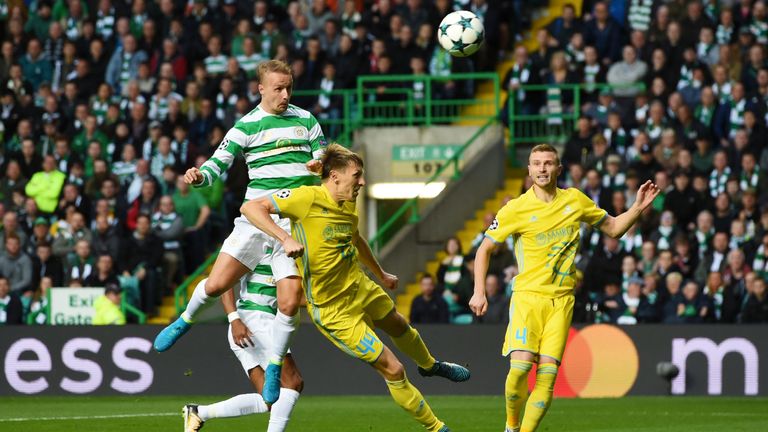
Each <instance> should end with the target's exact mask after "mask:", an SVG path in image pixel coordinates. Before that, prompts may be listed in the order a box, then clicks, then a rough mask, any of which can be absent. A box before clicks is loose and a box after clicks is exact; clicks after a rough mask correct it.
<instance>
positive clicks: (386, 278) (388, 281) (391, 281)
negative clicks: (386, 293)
mask: <svg viewBox="0 0 768 432" xmlns="http://www.w3.org/2000/svg"><path fill="white" fill-rule="evenodd" d="M399 281H400V279H398V278H397V276H395V275H393V274H391V273H387V272H384V274H382V276H381V283H382V284H383V285H384V287H385V288H387V289H390V290H396V289H397V283H398V282H399Z"/></svg>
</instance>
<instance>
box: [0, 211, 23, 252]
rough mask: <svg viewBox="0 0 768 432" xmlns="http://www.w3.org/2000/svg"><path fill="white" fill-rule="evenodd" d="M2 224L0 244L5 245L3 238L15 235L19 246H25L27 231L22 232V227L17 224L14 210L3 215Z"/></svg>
mask: <svg viewBox="0 0 768 432" xmlns="http://www.w3.org/2000/svg"><path fill="white" fill-rule="evenodd" d="M2 221H3V225H2V228H0V244H2V245H5V239H6V238H8V237H17V238H18V239H19V242H20V243H21V246H22V247H24V246H26V244H27V243H28V242H27V237H28V236H27V233H26V232H24V229H23V227H21V226H20V225H19V217H18V215H17V213H16V212H15V211H12V210H11V211H8V212H7V213H5V214H4V215H3V218H2Z"/></svg>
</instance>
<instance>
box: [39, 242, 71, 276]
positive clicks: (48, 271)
mask: <svg viewBox="0 0 768 432" xmlns="http://www.w3.org/2000/svg"><path fill="white" fill-rule="evenodd" d="M63 271H64V266H63V265H62V264H61V260H60V259H59V258H58V257H57V256H55V255H53V251H52V249H51V245H50V244H49V243H40V244H38V245H37V248H35V255H34V256H33V257H32V281H33V286H39V285H40V283H41V281H42V280H43V279H45V278H48V279H49V280H50V282H51V285H52V286H62V285H63V284H64V272H63Z"/></svg>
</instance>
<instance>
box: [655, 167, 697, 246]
mask: <svg viewBox="0 0 768 432" xmlns="http://www.w3.org/2000/svg"><path fill="white" fill-rule="evenodd" d="M702 206H703V203H701V202H700V200H699V197H698V196H697V195H696V193H695V192H694V191H693V188H691V187H690V178H689V176H688V173H686V172H685V171H677V172H676V173H675V178H674V188H673V189H672V190H671V191H670V192H669V193H668V194H667V196H666V198H665V199H664V209H665V210H669V211H670V212H671V213H672V214H673V215H674V216H675V219H676V220H677V227H678V228H679V229H680V230H683V231H687V230H690V229H691V228H692V227H693V220H694V218H695V217H696V215H698V214H699V212H700V211H701V210H703V209H702Z"/></svg>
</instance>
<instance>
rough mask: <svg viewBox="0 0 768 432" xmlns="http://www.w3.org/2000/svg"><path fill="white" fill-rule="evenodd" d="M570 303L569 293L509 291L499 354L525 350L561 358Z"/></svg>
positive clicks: (570, 307) (568, 326) (570, 310)
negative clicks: (509, 296) (563, 294)
mask: <svg viewBox="0 0 768 432" xmlns="http://www.w3.org/2000/svg"><path fill="white" fill-rule="evenodd" d="M573 303H574V298H573V296H572V295H566V296H562V297H557V298H549V297H543V296H540V295H538V294H534V293H530V292H525V291H523V292H515V293H513V294H512V300H511V301H510V305H509V315H510V319H509V326H507V334H506V336H505V337H504V348H503V350H502V354H503V355H505V356H507V355H509V353H511V352H512V351H529V352H532V353H534V354H539V355H543V356H547V357H551V358H553V359H555V360H557V361H558V362H559V361H560V360H562V358H563V350H564V349H565V342H566V341H567V340H568V330H569V329H570V327H571V319H572V318H573Z"/></svg>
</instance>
